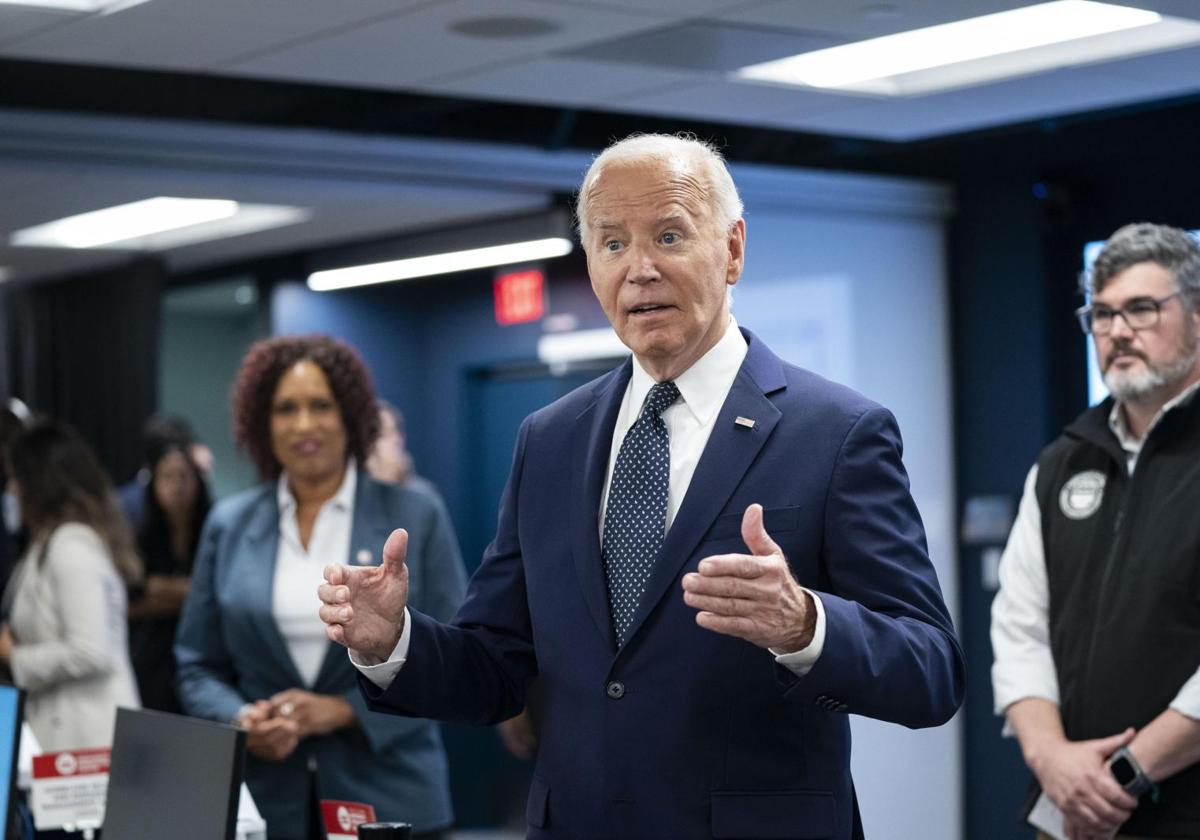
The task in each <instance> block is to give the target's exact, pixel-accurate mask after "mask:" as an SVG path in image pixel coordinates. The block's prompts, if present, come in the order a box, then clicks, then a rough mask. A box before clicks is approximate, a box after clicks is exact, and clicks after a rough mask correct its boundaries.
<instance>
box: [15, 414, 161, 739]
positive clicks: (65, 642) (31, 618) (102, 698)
mask: <svg viewBox="0 0 1200 840" xmlns="http://www.w3.org/2000/svg"><path fill="white" fill-rule="evenodd" d="M9 474H10V476H11V482H12V487H13V489H14V492H15V495H16V498H17V502H18V505H19V508H20V512H21V520H22V522H23V523H24V525H25V527H26V528H28V531H29V548H28V549H27V550H26V552H25V554H24V556H23V557H22V559H21V561H20V563H19V564H18V566H17V568H16V569H15V570H14V572H13V576H12V579H11V581H10V582H9V586H8V590H7V592H6V594H5V602H6V603H8V604H10V605H11V611H10V616H11V618H10V622H9V624H8V625H6V626H5V627H4V629H3V630H0V661H4V662H7V663H8V664H9V666H10V667H11V669H12V673H13V678H14V681H15V682H16V684H17V685H18V686H20V687H21V688H24V689H25V690H26V691H28V692H29V696H28V700H27V702H26V707H25V709H26V719H27V720H28V722H29V725H30V727H31V728H32V729H33V733H34V735H36V736H37V739H38V742H39V743H40V744H41V747H42V749H43V750H46V751H47V752H51V751H55V750H63V749H76V748H83V747H101V746H108V745H110V744H111V743H112V734H113V724H114V721H115V719H116V710H117V707H118V706H124V707H130V708H137V707H138V705H139V704H138V692H137V684H136V683H135V681H134V676H133V667H132V665H131V664H130V661H129V648H128V644H127V639H126V624H125V613H126V588H127V587H128V586H130V585H135V584H137V582H138V581H139V580H140V578H141V564H140V561H139V559H138V556H137V553H136V552H135V551H134V548H133V540H132V538H131V536H130V533H129V528H128V526H127V524H126V523H125V520H124V519H123V518H122V516H121V513H120V511H119V510H118V509H117V503H116V497H115V494H114V492H113V486H112V482H111V481H110V480H109V477H108V474H107V473H105V471H104V469H103V467H101V466H100V462H99V461H98V460H97V458H96V456H95V454H94V453H93V452H92V449H91V447H90V446H88V445H87V443H85V442H84V440H83V439H82V438H81V437H79V435H78V434H76V433H75V432H74V431H73V430H71V429H70V428H69V427H67V426H66V425H64V424H62V423H57V422H40V423H37V424H35V425H34V426H33V427H31V428H30V429H29V430H28V431H26V432H24V433H23V434H22V435H21V436H20V437H19V438H18V439H17V440H16V441H15V442H14V444H13V446H12V447H11V449H10V451H9Z"/></svg>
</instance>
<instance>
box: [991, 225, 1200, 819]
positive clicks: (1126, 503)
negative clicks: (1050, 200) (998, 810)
mask: <svg viewBox="0 0 1200 840" xmlns="http://www.w3.org/2000/svg"><path fill="white" fill-rule="evenodd" d="M1082 279H1083V286H1084V288H1083V291H1084V292H1085V293H1086V294H1087V297H1088V302H1087V304H1086V305H1085V306H1082V307H1080V309H1079V310H1077V311H1076V316H1077V317H1078V318H1079V322H1080V326H1081V327H1082V328H1083V331H1084V333H1086V334H1087V335H1088V336H1089V337H1090V339H1091V341H1092V342H1093V344H1094V347H1095V351H1096V361H1097V363H1098V365H1099V369H1100V373H1101V374H1102V375H1103V377H1104V384H1105V385H1106V386H1108V389H1109V392H1110V395H1109V397H1108V398H1107V399H1105V400H1104V401H1103V402H1101V403H1099V404H1098V405H1095V406H1093V407H1092V408H1089V409H1088V410H1087V411H1085V412H1083V413H1082V414H1081V415H1080V416H1079V417H1077V418H1076V419H1075V420H1074V421H1073V422H1072V423H1071V424H1070V425H1068V426H1067V427H1066V429H1064V430H1063V433H1062V434H1061V435H1060V436H1059V437H1058V438H1057V439H1056V440H1054V441H1053V442H1052V443H1050V445H1049V446H1047V447H1046V448H1045V449H1043V450H1042V452H1041V454H1040V455H1039V456H1038V460H1037V462H1036V463H1035V464H1034V465H1033V467H1032V468H1031V469H1030V470H1029V474H1028V476H1027V477H1026V479H1025V490H1024V494H1023V495H1022V497H1021V504H1020V507H1019V509H1018V513H1017V520H1016V522H1015V523H1014V524H1013V529H1012V532H1011V533H1010V534H1009V538H1008V545H1007V546H1006V547H1005V549H1004V555H1003V557H1002V558H1001V560H1000V572H999V574H1000V591H999V592H998V593H997V595H996V599H995V601H994V602H993V603H992V646H993V650H994V651H995V657H996V659H995V663H994V665H993V667H992V690H993V696H994V699H995V710H996V713H997V714H1001V715H1003V716H1004V718H1005V722H1006V724H1007V726H1006V731H1011V732H1012V734H1015V735H1016V737H1017V740H1018V742H1019V743H1020V746H1021V753H1022V756H1023V758H1024V759H1025V763H1026V764H1027V765H1028V766H1029V769H1030V771H1032V773H1033V775H1034V777H1035V779H1036V782H1037V785H1038V787H1039V788H1040V789H1041V793H1042V795H1044V797H1045V798H1047V799H1049V800H1050V803H1052V805H1053V806H1054V807H1056V808H1057V809H1058V810H1060V811H1061V812H1062V816H1063V825H1064V833H1065V834H1066V836H1067V837H1068V838H1069V840H1091V839H1092V838H1100V839H1101V840H1108V838H1111V837H1113V836H1114V835H1115V836H1116V837H1119V838H1129V839H1130V840H1140V838H1147V837H1200V593H1198V590H1197V586H1198V585H1200V578H1197V562H1196V560H1197V557H1198V556H1200V519H1197V517H1196V504H1197V500H1198V499H1200V459H1198V458H1197V453H1198V452H1200V399H1197V396H1196V394H1197V392H1198V391H1200V242H1198V241H1197V240H1196V238H1195V237H1193V236H1192V235H1190V234H1189V233H1187V232H1186V231H1184V230H1181V229H1179V228H1175V227H1170V226H1167V225H1158V224H1150V223H1144V222H1143V223H1136V224H1131V225H1126V226H1124V227H1122V228H1121V229H1120V230H1118V231H1116V232H1115V233H1114V234H1113V235H1112V236H1110V237H1109V239H1108V241H1106V242H1105V243H1104V247H1103V249H1101V251H1100V253H1099V254H1098V255H1097V256H1096V260H1095V262H1094V263H1092V267H1091V269H1090V271H1088V272H1087V273H1085V274H1084V276H1083V278H1082ZM1043 806H1045V803H1043ZM1041 836H1042V837H1043V838H1044V837H1045V836H1046V835H1041Z"/></svg>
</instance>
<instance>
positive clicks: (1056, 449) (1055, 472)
mask: <svg viewBox="0 0 1200 840" xmlns="http://www.w3.org/2000/svg"><path fill="white" fill-rule="evenodd" d="M1111 410H1112V401H1111V399H1110V400H1106V401H1105V402H1104V403H1102V404H1101V405H1099V406H1097V407H1095V408H1093V409H1091V410H1089V411H1087V412H1084V414H1082V415H1081V416H1080V417H1079V419H1077V420H1076V421H1075V422H1074V423H1072V424H1071V425H1070V426H1068V427H1067V429H1066V430H1065V431H1064V433H1063V435H1062V436H1061V437H1059V438H1058V440H1056V441H1054V443H1052V444H1050V446H1048V447H1047V448H1046V449H1045V450H1044V451H1043V452H1042V455H1041V457H1040V458H1039V459H1038V478H1037V491H1036V492H1037V499H1038V504H1039V506H1040V509H1041V514H1042V540H1043V545H1044V547H1045V551H1046V570H1047V573H1048V578H1049V586H1050V648H1051V651H1052V652H1053V654H1054V663H1055V667H1056V668H1057V671H1058V684H1059V691H1060V697H1061V702H1062V718H1063V726H1064V728H1065V730H1066V734H1067V737H1068V738H1070V739H1072V740H1080V739H1087V738H1100V737H1105V736H1108V735H1113V734H1116V733H1118V732H1121V731H1122V730H1123V729H1125V728H1126V727H1128V726H1133V727H1135V728H1138V729H1140V728H1141V727H1143V726H1145V725H1146V724H1147V723H1149V722H1150V721H1151V720H1153V719H1154V718H1155V717H1157V716H1158V715H1159V714H1160V713H1162V712H1163V711H1164V710H1165V709H1166V708H1167V707H1168V705H1169V704H1170V702H1171V700H1172V699H1173V698H1174V697H1175V695H1176V694H1177V693H1178V691H1179V689H1180V688H1181V687H1182V686H1183V684H1184V683H1185V682H1187V680H1188V679H1189V678H1190V677H1191V676H1192V675H1193V674H1195V673H1196V670H1197V668H1198V667H1200V574H1198V568H1200V399H1198V398H1196V396H1195V395H1193V396H1192V397H1191V398H1190V399H1189V400H1188V401H1187V402H1185V403H1184V404H1181V405H1179V406H1177V407H1176V408H1174V409H1173V410H1171V411H1169V412H1167V413H1166V414H1165V415H1164V416H1163V417H1162V419H1161V421H1160V422H1159V424H1158V425H1157V426H1156V427H1155V428H1154V429H1153V430H1152V431H1151V433H1150V435H1149V436H1148V437H1147V440H1146V442H1145V444H1144V446H1143V448H1142V451H1141V454H1140V456H1139V458H1138V462H1137V467H1136V469H1135V470H1134V472H1133V475H1132V476H1130V475H1129V473H1128V470H1127V469H1126V466H1125V465H1126V457H1125V453H1124V451H1123V450H1122V449H1121V446H1120V444H1119V443H1118V441H1117V439H1116V437H1115V436H1114V435H1113V433H1112V431H1111V430H1110V429H1109V428H1108V417H1109V413H1110V412H1111ZM1121 831H1122V833H1126V834H1132V835H1145V836H1150V837H1200V765H1193V766H1192V767H1190V768H1187V769H1185V770H1183V771H1182V772H1180V773H1179V774H1177V775H1176V776H1174V777H1172V778H1170V779H1168V780H1167V781H1166V782H1164V783H1163V784H1162V785H1161V792H1160V796H1159V800H1158V802H1151V801H1150V798H1149V797H1148V796H1147V797H1143V799H1142V802H1141V804H1140V805H1139V806H1138V808H1137V810H1136V811H1134V814H1133V817H1132V818H1131V819H1130V821H1129V822H1128V823H1126V825H1125V826H1124V827H1123V828H1122V829H1121Z"/></svg>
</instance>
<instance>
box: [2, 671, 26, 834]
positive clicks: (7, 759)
mask: <svg viewBox="0 0 1200 840" xmlns="http://www.w3.org/2000/svg"><path fill="white" fill-rule="evenodd" d="M23 700H24V695H23V694H22V692H21V690H20V689H18V688H17V687H16V686H12V685H4V684H2V683H0V815H3V819H4V822H3V824H0V837H3V838H4V840H12V838H14V837H16V836H17V834H16V833H15V832H14V822H15V820H16V819H17V814H16V811H17V757H18V756H19V755H20V753H21V719H22V717H21V707H22V705H23Z"/></svg>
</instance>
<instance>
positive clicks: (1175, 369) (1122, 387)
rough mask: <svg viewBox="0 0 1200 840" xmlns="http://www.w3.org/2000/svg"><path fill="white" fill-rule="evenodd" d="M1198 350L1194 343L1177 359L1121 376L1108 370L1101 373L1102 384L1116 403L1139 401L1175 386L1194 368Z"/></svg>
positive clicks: (1120, 373)
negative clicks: (1102, 376) (1102, 377)
mask: <svg viewBox="0 0 1200 840" xmlns="http://www.w3.org/2000/svg"><path fill="white" fill-rule="evenodd" d="M1196 355H1197V347H1196V343H1195V342H1193V343H1192V346H1191V347H1190V348H1188V349H1187V350H1186V351H1185V352H1184V353H1183V354H1182V355H1180V357H1179V358H1178V359H1176V360H1175V361H1173V362H1168V363H1166V364H1163V365H1159V366H1158V367H1155V368H1152V367H1147V368H1146V370H1145V371H1143V372H1141V373H1133V374H1131V373H1122V372H1120V371H1113V370H1112V369H1111V368H1110V369H1109V370H1106V371H1105V372H1104V384H1105V385H1106V386H1107V387H1108V390H1109V392H1110V393H1111V394H1112V395H1113V399H1115V400H1116V401H1117V402H1132V403H1137V402H1142V401H1144V400H1149V399H1152V398H1154V397H1157V396H1158V395H1160V394H1162V393H1163V392H1164V391H1169V390H1170V389H1171V388H1172V387H1173V386H1175V385H1178V384H1179V383H1180V382H1182V381H1183V380H1184V379H1186V378H1187V376H1188V374H1190V373H1191V372H1192V370H1193V369H1194V368H1195V365H1196Z"/></svg>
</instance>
